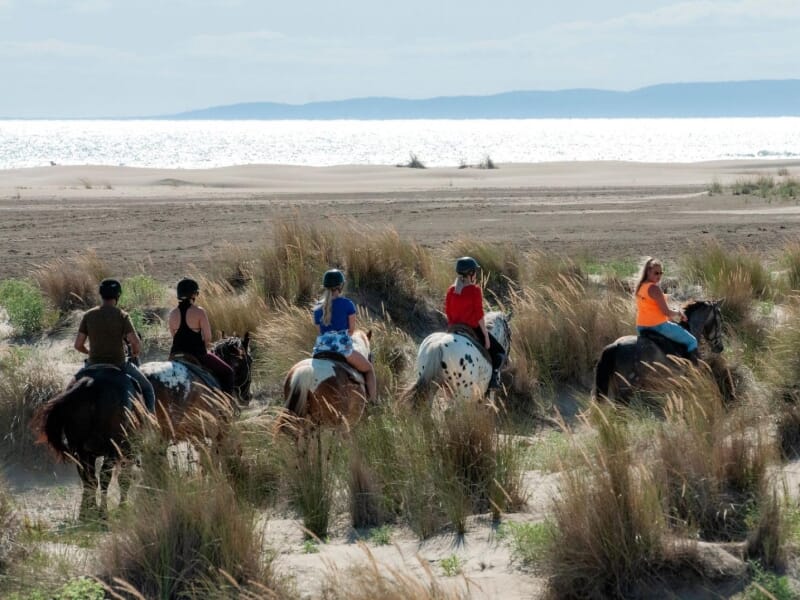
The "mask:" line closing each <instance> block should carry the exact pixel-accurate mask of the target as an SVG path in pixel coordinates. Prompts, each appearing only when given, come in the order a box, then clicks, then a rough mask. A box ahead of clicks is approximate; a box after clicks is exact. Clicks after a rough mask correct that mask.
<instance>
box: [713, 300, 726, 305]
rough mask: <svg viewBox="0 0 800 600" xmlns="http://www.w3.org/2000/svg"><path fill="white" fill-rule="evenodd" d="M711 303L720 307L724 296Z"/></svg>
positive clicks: (723, 302)
mask: <svg viewBox="0 0 800 600" xmlns="http://www.w3.org/2000/svg"><path fill="white" fill-rule="evenodd" d="M713 304H714V306H719V307H722V305H723V304H725V298H720V299H719V300H715V301H714V302H713Z"/></svg>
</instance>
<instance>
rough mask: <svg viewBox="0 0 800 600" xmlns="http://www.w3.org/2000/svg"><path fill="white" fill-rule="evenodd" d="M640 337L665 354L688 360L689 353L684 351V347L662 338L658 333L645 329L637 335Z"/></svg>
mask: <svg viewBox="0 0 800 600" xmlns="http://www.w3.org/2000/svg"><path fill="white" fill-rule="evenodd" d="M639 336H640V337H643V338H645V339H648V340H650V341H651V342H653V343H654V344H655V345H656V346H658V347H659V348H661V350H663V351H664V353H665V354H674V355H676V356H680V357H682V358H688V357H689V353H688V352H687V350H686V346H684V345H683V344H681V343H679V342H676V341H674V340H671V339H669V338H667V337H664V336H663V335H661V334H660V333H658V332H656V331H649V330H647V329H645V330H644V331H642V332H641V333H640V334H639Z"/></svg>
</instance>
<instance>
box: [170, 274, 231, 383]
mask: <svg viewBox="0 0 800 600" xmlns="http://www.w3.org/2000/svg"><path fill="white" fill-rule="evenodd" d="M176 292H177V296H178V306H177V307H175V308H173V309H172V310H171V311H170V313H169V316H168V317H167V324H168V325H169V332H170V334H172V348H171V349H170V351H169V353H170V356H172V355H175V354H188V355H189V356H193V357H194V358H196V359H197V361H198V362H199V363H200V364H201V365H202V366H203V367H205V368H206V369H208V370H209V371H210V372H211V373H212V374H213V375H214V376H215V377H216V378H217V381H219V387H220V389H221V390H222V391H223V392H225V393H227V394H231V395H233V377H234V376H233V369H232V368H231V367H230V365H228V363H226V362H225V361H224V360H222V359H221V358H219V357H218V356H217V355H216V354H213V353H211V352H209V349H210V348H211V324H210V323H209V322H208V314H206V311H205V310H204V309H202V308H200V307H199V306H197V305H196V304H195V303H196V302H197V296H198V295H199V294H200V286H199V285H198V284H197V282H196V281H195V280H194V279H189V278H183V279H181V280H180V281H179V282H178V285H177V286H176Z"/></svg>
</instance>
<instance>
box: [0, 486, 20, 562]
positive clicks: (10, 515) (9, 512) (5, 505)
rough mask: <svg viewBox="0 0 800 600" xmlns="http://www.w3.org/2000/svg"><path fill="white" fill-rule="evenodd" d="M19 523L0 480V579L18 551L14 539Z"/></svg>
mask: <svg viewBox="0 0 800 600" xmlns="http://www.w3.org/2000/svg"><path fill="white" fill-rule="evenodd" d="M20 528H21V523H20V520H19V517H18V515H17V511H16V510H15V509H14V504H13V502H12V499H11V493H10V492H9V491H8V489H7V487H6V482H5V481H3V479H2V478H0V578H2V577H3V575H4V574H5V573H6V571H7V569H8V567H9V565H10V564H11V562H12V561H13V560H14V558H15V555H16V554H17V552H18V551H19V547H18V546H17V544H16V538H17V535H18V534H19V531H20Z"/></svg>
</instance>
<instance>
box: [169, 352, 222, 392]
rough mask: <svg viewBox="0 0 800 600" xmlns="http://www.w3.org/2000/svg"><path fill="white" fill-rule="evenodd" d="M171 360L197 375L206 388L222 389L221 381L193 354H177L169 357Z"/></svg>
mask: <svg viewBox="0 0 800 600" xmlns="http://www.w3.org/2000/svg"><path fill="white" fill-rule="evenodd" d="M169 360H171V361H173V362H177V363H180V364H182V365H183V366H184V367H186V368H187V369H189V371H190V372H191V373H192V374H193V375H195V376H196V377H197V378H198V379H199V380H200V381H202V382H203V384H204V385H205V386H206V387H209V388H211V389H214V390H218V389H220V386H219V381H217V378H216V377H214V374H213V373H211V372H210V371H209V370H208V369H206V368H205V367H203V365H201V364H200V362H199V361H198V360H197V359H196V358H195V357H194V356H192V355H191V354H184V353H182V352H181V353H176V354H171V355H170V356H169Z"/></svg>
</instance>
